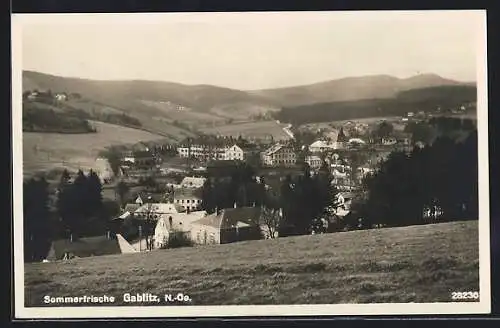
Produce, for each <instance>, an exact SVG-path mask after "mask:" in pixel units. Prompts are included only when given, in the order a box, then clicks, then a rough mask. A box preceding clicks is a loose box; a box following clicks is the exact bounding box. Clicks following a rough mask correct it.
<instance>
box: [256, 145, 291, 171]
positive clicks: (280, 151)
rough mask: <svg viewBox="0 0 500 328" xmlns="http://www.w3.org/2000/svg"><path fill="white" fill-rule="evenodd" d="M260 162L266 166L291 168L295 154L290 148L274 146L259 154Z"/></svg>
mask: <svg viewBox="0 0 500 328" xmlns="http://www.w3.org/2000/svg"><path fill="white" fill-rule="evenodd" d="M261 161H262V164H264V165H266V166H293V165H295V164H296V162H297V154H295V151H294V149H293V147H291V146H287V145H282V144H275V145H273V146H271V147H270V148H268V149H267V150H266V151H264V152H263V153H262V154H261Z"/></svg>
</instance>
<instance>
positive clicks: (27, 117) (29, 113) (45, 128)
mask: <svg viewBox="0 0 500 328" xmlns="http://www.w3.org/2000/svg"><path fill="white" fill-rule="evenodd" d="M23 131H26V132H56V133H93V132H96V129H95V128H94V127H93V126H92V125H91V124H90V123H89V121H87V120H86V119H84V118H81V117H78V116H76V115H71V114H70V113H63V112H56V111H54V110H53V109H51V108H43V107H39V106H36V105H32V104H23Z"/></svg>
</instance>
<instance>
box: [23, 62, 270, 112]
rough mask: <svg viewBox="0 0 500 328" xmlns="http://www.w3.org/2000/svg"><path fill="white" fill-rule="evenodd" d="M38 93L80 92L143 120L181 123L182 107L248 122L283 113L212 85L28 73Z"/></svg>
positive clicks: (26, 85)
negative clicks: (172, 114) (266, 114)
mask: <svg viewBox="0 0 500 328" xmlns="http://www.w3.org/2000/svg"><path fill="white" fill-rule="evenodd" d="M34 89H38V90H47V89H51V90H57V91H58V92H68V93H69V92H77V93H80V94H82V95H83V96H84V97H85V98H87V99H92V100H94V101H97V102H100V103H103V104H106V105H108V106H112V107H116V108H119V109H121V110H123V111H125V112H127V113H133V114H134V115H135V116H137V115H140V116H141V117H140V118H141V119H143V120H144V119H146V117H147V116H149V118H151V117H160V118H163V119H166V120H168V119H171V120H174V119H179V117H177V118H172V117H170V115H169V114H170V112H171V111H172V108H173V109H174V110H177V108H178V107H182V108H183V109H185V110H186V111H193V112H199V113H210V114H211V115H215V116H214V117H215V118H217V117H222V118H226V119H227V118H234V117H235V116H236V117H241V118H245V119H247V118H248V117H249V116H250V115H254V114H258V113H261V112H265V111H268V110H270V111H276V110H278V109H279V107H276V106H274V105H273V103H272V102H271V101H269V100H265V99H261V98H260V97H257V96H252V95H249V94H248V93H246V92H244V91H240V90H233V89H229V88H222V87H216V86H211V85H184V84H180V83H171V82H161V81H142V80H130V81H98V80H87V79H78V78H66V77H59V76H54V75H48V74H42V73H38V72H32V71H24V72H23V91H25V90H34ZM165 103H169V104H170V105H171V108H168V106H167V107H165V106H163V105H164V104H165ZM177 114H178V115H179V113H177ZM180 114H182V113H180ZM180 119H182V117H181V118H180Z"/></svg>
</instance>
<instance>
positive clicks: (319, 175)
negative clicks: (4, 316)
mask: <svg viewBox="0 0 500 328" xmlns="http://www.w3.org/2000/svg"><path fill="white" fill-rule="evenodd" d="M486 57H487V56H486V11H481V10H447V11H445V10H442V11H440V10H434V11H424V10H422V11H349V12H347V11H346V12H343V11H325V12H240V13H236V12H235V13H231V12H219V13H208V12H206V13H136V14H125V13H122V14H14V15H12V104H13V105H12V106H13V108H12V134H13V137H12V140H13V162H14V165H13V181H14V184H13V189H14V191H13V206H14V207H13V213H14V215H13V220H14V222H13V226H14V231H13V233H14V237H13V239H14V270H15V271H14V272H15V315H16V317H18V318H112V317H136V318H139V317H226V316H227V317H238V316H242V317H252V316H259V317H262V316H264V317H265V316H310V315H314V316H318V315H380V314H382V315H384V314H407V315H409V314H475V313H489V311H490V306H491V304H490V302H491V294H490V250H489V248H490V242H489V238H490V236H489V231H490V230H489V229H490V228H489V225H490V218H489V178H488V170H489V168H488V130H487V128H488V108H487V103H488V99H487V76H486V66H487V58H486Z"/></svg>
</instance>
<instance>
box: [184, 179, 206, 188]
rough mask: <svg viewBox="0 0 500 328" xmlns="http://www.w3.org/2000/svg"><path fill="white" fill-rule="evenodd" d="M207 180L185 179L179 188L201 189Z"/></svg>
mask: <svg viewBox="0 0 500 328" xmlns="http://www.w3.org/2000/svg"><path fill="white" fill-rule="evenodd" d="M206 180H207V179H206V178H201V177H185V178H184V179H182V181H181V183H180V187H181V188H195V189H196V188H201V187H203V184H204V183H205V181H206Z"/></svg>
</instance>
